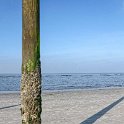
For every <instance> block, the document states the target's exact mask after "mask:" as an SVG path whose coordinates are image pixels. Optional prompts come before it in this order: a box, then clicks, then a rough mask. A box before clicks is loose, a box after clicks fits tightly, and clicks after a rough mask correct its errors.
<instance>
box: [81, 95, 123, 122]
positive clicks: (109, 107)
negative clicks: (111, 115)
mask: <svg viewBox="0 0 124 124" xmlns="http://www.w3.org/2000/svg"><path fill="white" fill-rule="evenodd" d="M122 100H124V96H123V97H121V98H120V99H118V100H117V101H115V102H113V103H112V104H110V105H109V106H107V107H105V108H104V109H102V110H101V111H99V112H97V113H96V114H94V115H92V116H91V117H89V118H87V119H86V120H84V121H83V122H81V123H80V124H93V123H94V122H95V121H96V120H97V119H99V118H100V117H102V116H103V115H104V114H105V113H106V112H108V111H109V110H111V109H112V108H113V107H114V106H116V105H117V104H118V103H120V102H121V101H122Z"/></svg>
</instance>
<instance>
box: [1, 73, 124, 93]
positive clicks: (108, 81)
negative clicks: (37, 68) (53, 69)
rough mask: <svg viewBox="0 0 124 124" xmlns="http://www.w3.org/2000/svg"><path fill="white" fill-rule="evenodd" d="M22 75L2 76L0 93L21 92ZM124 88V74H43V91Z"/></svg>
mask: <svg viewBox="0 0 124 124" xmlns="http://www.w3.org/2000/svg"><path fill="white" fill-rule="evenodd" d="M20 80H21V75H20V74H0V91H20ZM115 87H124V73H57V74H53V73H52V74H42V90H43V91H54V90H72V89H94V88H95V89H96V88H115Z"/></svg>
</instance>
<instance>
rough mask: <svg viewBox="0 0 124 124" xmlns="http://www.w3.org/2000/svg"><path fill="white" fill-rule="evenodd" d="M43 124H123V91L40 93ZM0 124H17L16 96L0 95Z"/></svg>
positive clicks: (18, 115) (18, 119) (19, 117)
mask: <svg viewBox="0 0 124 124" xmlns="http://www.w3.org/2000/svg"><path fill="white" fill-rule="evenodd" d="M42 100H43V103H42V104H43V105H42V107H43V112H42V123H43V124H93V123H94V124H123V123H124V117H123V115H124V89H123V88H116V89H95V90H74V91H56V92H43V93H42ZM0 124H21V116H20V96H19V93H18V92H14V93H13V92H11V93H9V92H1V93H0Z"/></svg>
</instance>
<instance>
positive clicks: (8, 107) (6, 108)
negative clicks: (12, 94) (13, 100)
mask: <svg viewBox="0 0 124 124" xmlns="http://www.w3.org/2000/svg"><path fill="white" fill-rule="evenodd" d="M19 105H20V104H18V105H11V106H5V107H2V108H0V110H2V109H7V108H12V107H16V106H19Z"/></svg>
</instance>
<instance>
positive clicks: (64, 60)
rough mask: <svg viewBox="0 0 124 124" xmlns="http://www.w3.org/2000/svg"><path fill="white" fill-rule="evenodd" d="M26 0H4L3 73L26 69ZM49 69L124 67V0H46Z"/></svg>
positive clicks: (0, 5)
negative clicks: (24, 36) (23, 0)
mask: <svg viewBox="0 0 124 124" xmlns="http://www.w3.org/2000/svg"><path fill="white" fill-rule="evenodd" d="M21 4H22V3H21V0H1V1H0V29H1V30H0V73H20V72H21V52H22V50H21V49H22V48H21V47H22V34H21V32H22V24H21V23H22V17H21V16H22V15H21V12H22V5H21ZM41 62H42V72H43V73H61V72H63V73H64V72H72V73H81V72H82V73H93V72H94V73H97V72H124V0H41Z"/></svg>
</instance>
